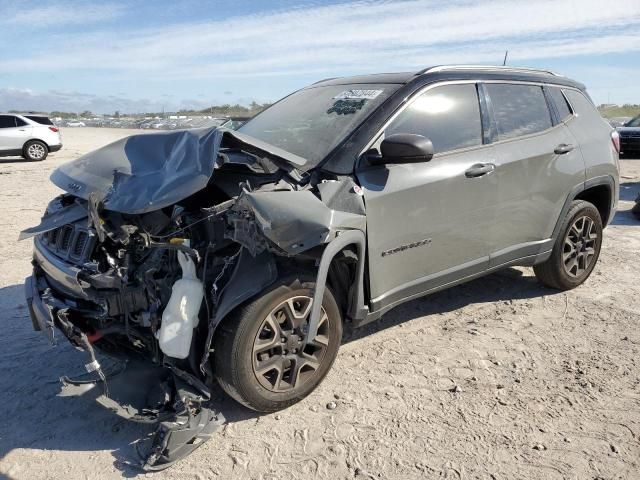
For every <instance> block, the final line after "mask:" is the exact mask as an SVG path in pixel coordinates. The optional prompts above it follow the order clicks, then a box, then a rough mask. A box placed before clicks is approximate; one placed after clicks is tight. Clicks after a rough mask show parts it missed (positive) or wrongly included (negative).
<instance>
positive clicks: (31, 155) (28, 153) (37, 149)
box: [22, 140, 49, 162]
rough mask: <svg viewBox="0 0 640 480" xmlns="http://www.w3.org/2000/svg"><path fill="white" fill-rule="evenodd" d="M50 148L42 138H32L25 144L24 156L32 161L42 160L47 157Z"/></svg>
mask: <svg viewBox="0 0 640 480" xmlns="http://www.w3.org/2000/svg"><path fill="white" fill-rule="evenodd" d="M48 154H49V148H48V147H47V146H46V145H45V144H44V143H43V142H41V141H40V140H31V141H29V142H27V143H25V144H24V147H23V149H22V156H23V157H24V158H26V159H27V160H31V161H32V162H40V161H42V160H44V159H45V158H47V155H48Z"/></svg>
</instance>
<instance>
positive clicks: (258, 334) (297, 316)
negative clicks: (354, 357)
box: [214, 275, 342, 412]
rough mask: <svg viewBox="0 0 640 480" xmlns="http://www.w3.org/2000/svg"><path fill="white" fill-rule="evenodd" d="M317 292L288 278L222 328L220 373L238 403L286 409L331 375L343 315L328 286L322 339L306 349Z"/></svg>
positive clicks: (303, 280)
mask: <svg viewBox="0 0 640 480" xmlns="http://www.w3.org/2000/svg"><path fill="white" fill-rule="evenodd" d="M314 287H315V283H314V282H313V280H311V279H310V278H308V277H307V276H306V275H294V276H293V277H289V278H287V279H283V280H281V281H279V282H278V283H276V284H275V285H274V286H273V287H271V288H270V289H269V290H268V291H267V292H266V293H264V294H262V295H261V296H260V297H259V298H257V299H255V300H253V301H251V302H249V303H247V304H245V305H243V306H242V307H240V308H238V309H237V310H236V311H234V312H233V313H231V314H230V315H229V317H228V318H227V319H226V320H225V321H224V322H223V324H222V325H221V326H220V327H219V328H218V330H217V332H216V339H215V351H214V361H215V374H216V377H217V380H218V383H219V384H220V386H221V387H222V388H223V390H224V391H225V392H226V393H227V394H229V395H230V396H231V397H232V398H234V399H235V400H236V401H238V402H240V403H241V404H243V405H245V406H247V407H249V408H251V409H253V410H256V411H259V412H275V411H277V410H282V409H284V408H287V407H289V406H291V405H293V404H294V403H297V402H299V401H300V400H302V399H303V398H304V397H306V396H307V395H309V394H310V393H311V392H312V391H313V390H314V389H315V388H316V387H317V386H318V385H319V384H320V382H321V381H322V380H323V379H324V377H325V376H326V374H327V373H328V372H329V369H330V368H331V366H332V365H333V362H334V360H335V358H336V355H337V353H338V348H339V346H340V341H341V339H342V315H341V313H340V309H339V307H338V304H337V302H336V300H335V297H334V296H333V294H332V293H331V290H330V289H329V287H328V286H327V287H326V288H325V292H324V298H323V301H322V310H321V320H320V324H319V326H318V335H317V336H316V339H315V340H314V341H313V342H310V343H309V344H304V342H303V341H302V339H303V337H304V335H305V333H306V328H305V327H307V326H308V322H309V316H310V312H311V303H312V302H311V299H312V297H313V290H314Z"/></svg>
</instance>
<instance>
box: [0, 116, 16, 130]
mask: <svg viewBox="0 0 640 480" xmlns="http://www.w3.org/2000/svg"><path fill="white" fill-rule="evenodd" d="M15 118H16V117H14V116H13V115H0V128H14V127H15V126H16V120H15Z"/></svg>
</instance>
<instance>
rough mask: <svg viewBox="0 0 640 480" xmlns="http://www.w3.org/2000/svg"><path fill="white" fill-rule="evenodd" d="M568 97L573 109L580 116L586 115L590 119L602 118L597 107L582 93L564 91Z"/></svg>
mask: <svg viewBox="0 0 640 480" xmlns="http://www.w3.org/2000/svg"><path fill="white" fill-rule="evenodd" d="M563 92H564V94H565V95H566V97H567V99H568V100H569V103H571V106H572V107H573V110H574V112H575V113H577V114H578V115H584V116H589V117H593V118H595V117H599V118H602V117H601V115H600V113H599V112H598V110H596V107H595V106H594V105H593V103H591V101H590V100H588V99H587V97H585V96H584V95H583V94H582V93H580V92H578V91H576V90H568V89H565V90H563Z"/></svg>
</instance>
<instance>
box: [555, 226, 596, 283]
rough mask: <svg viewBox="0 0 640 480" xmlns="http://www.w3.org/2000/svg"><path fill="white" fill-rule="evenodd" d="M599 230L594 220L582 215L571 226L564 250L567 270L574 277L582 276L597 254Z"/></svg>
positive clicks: (563, 257)
mask: <svg viewBox="0 0 640 480" xmlns="http://www.w3.org/2000/svg"><path fill="white" fill-rule="evenodd" d="M597 242H598V231H597V229H596V225H595V223H594V221H593V220H592V219H591V218H589V217H587V216H582V217H580V218H578V219H577V220H576V221H575V222H573V224H572V225H571V228H569V230H568V232H567V234H566V236H565V238H564V246H563V251H562V262H563V264H564V270H565V272H566V273H567V274H568V275H569V276H570V277H573V278H578V277H580V276H582V275H583V274H584V273H585V272H586V271H587V270H588V269H589V267H590V265H591V263H592V262H593V259H594V258H595V255H596V246H597V245H596V244H597Z"/></svg>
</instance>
